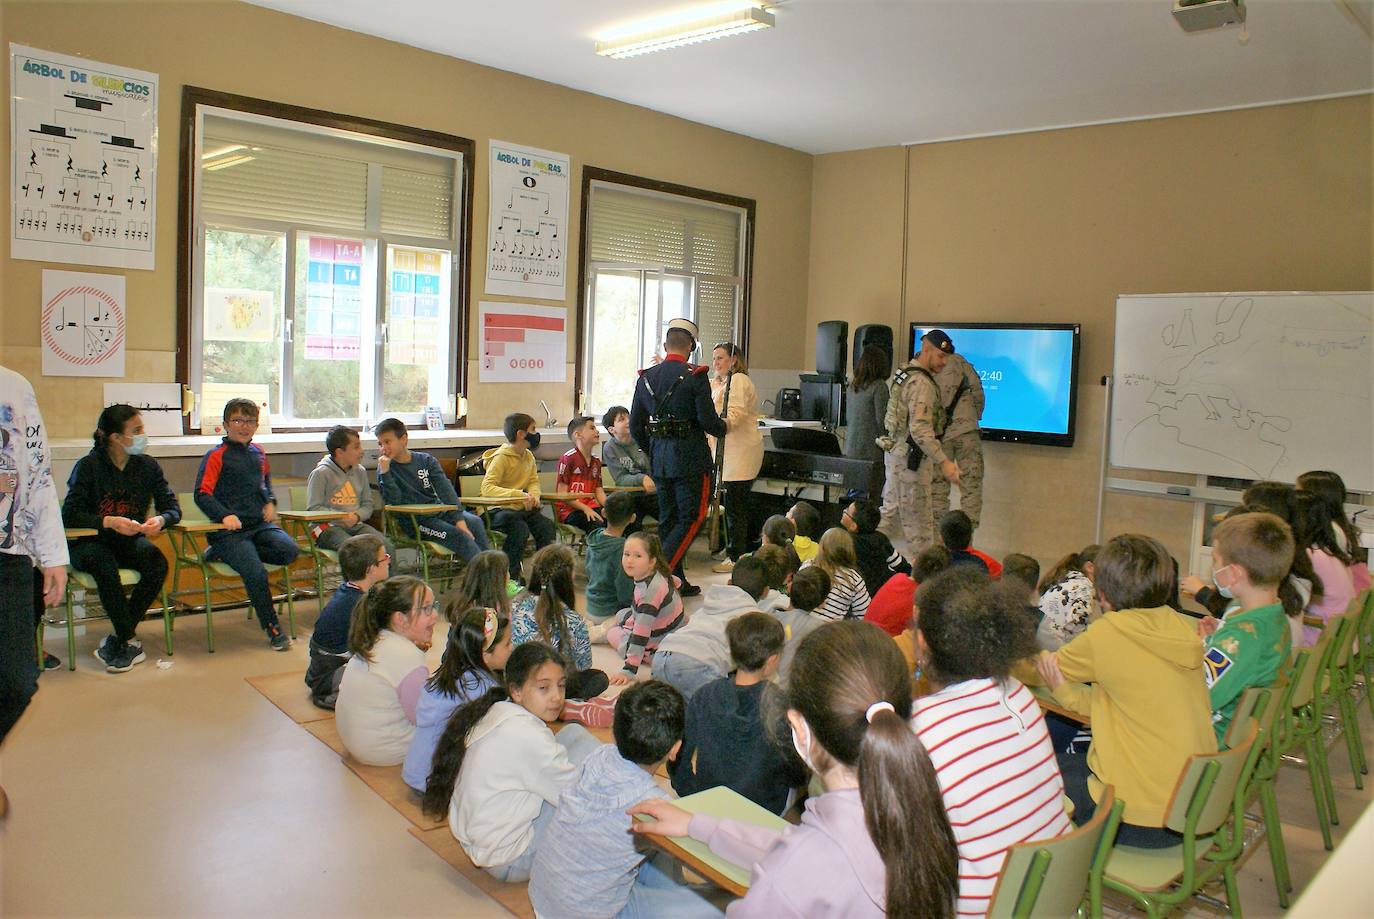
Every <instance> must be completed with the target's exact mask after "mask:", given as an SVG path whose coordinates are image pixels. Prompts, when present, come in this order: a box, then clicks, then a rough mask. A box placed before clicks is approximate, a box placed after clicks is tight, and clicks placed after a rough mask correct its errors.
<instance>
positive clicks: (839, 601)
mask: <svg viewBox="0 0 1374 919" xmlns="http://www.w3.org/2000/svg"><path fill="white" fill-rule="evenodd" d="M857 564H858V561H857V559H856V558H855V557H854V539H853V537H851V536H850V535H849V531H847V530H845V529H843V528H841V527H831V528H830V529H828V530H826V531H825V535H824V536H822V537H821V542H820V550H819V551H817V552H816V557H815V558H814V559H812V560H811V561H809V562H807V563H806V565H803V566H802V567H803V568H805V567H806V566H807V565H815V566H816V567H817V568H819V569H821V570H822V571H824V572H825V573H826V574H828V575H830V593H829V595H828V596H827V597H826V598H825V602H824V603H822V604H821V605H820V606H818V607H817V608H816V609H815V613H816V615H817V616H820V617H822V618H824V619H832V620H833V619H862V618H863V617H864V613H866V612H868V604H869V601H870V599H871V598H870V597H869V596H868V586H867V585H866V584H864V578H863V575H861V574H859V572H858V569H857V568H856V567H855V566H856V565H857Z"/></svg>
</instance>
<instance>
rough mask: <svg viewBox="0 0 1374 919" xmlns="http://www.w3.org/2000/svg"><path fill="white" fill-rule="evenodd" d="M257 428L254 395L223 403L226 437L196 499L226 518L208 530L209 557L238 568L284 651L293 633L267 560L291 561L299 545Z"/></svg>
mask: <svg viewBox="0 0 1374 919" xmlns="http://www.w3.org/2000/svg"><path fill="white" fill-rule="evenodd" d="M257 429H258V406H257V404H256V403H254V402H253V401H252V400H251V399H230V400H229V401H228V402H226V403H225V404H224V431H225V436H224V440H223V442H221V443H220V445H219V446H217V447H215V448H214V449H212V450H211V451H210V452H209V453H207V454H205V458H204V459H202V460H201V461H200V470H199V471H198V472H197V473H196V492H195V499H196V506H197V507H199V508H200V509H201V510H202V511H204V512H205V516H207V517H209V518H210V519H211V520H213V521H215V522H216V523H222V524H224V529H223V530H221V531H218V532H214V533H209V534H207V535H206V541H207V542H208V543H209V546H210V547H209V551H207V552H206V557H207V558H209V559H211V560H214V561H221V562H224V563H225V564H227V565H228V566H229V567H230V568H233V569H234V570H235V571H236V572H238V574H239V577H241V578H243V586H244V588H245V589H246V590H247V591H248V600H249V602H251V603H252V604H253V609H254V611H256V612H257V614H258V622H260V623H261V624H262V628H263V631H265V632H266V633H267V638H268V640H269V641H270V642H271V643H272V648H273V650H276V651H285V650H286V649H287V648H289V647H291V639H290V638H288V637H287V635H286V633H285V632H283V631H282V627H281V624H280V623H279V622H278V621H277V611H276V609H275V608H274V607H273V605H272V590H271V588H270V586H269V585H268V581H267V569H266V568H265V567H264V565H289V564H291V563H292V562H294V561H295V560H296V556H298V555H300V547H299V546H297V545H296V541H295V540H294V539H292V538H291V537H290V536H288V535H287V534H286V532H285V531H284V530H282V528H281V527H279V526H277V525H276V522H275V521H276V519H277V499H276V497H275V496H274V495H273V494H272V471H271V468H270V467H269V465H268V463H267V454H265V453H263V451H262V448H261V447H259V446H258V445H257V444H255V443H253V432H254V431H256V430H257ZM207 615H209V614H208V612H207Z"/></svg>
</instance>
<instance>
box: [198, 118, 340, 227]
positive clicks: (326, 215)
mask: <svg viewBox="0 0 1374 919" xmlns="http://www.w3.org/2000/svg"><path fill="white" fill-rule="evenodd" d="M245 140H246V138H245V139H239V138H235V137H232V136H223V135H211V134H209V133H208V132H207V134H206V136H205V143H204V149H205V150H207V151H214V150H216V149H223V148H228V147H233V146H236V145H238V144H244V143H245ZM234 157H241V159H240V160H239V161H238V162H234V161H233V158H234ZM218 163H226V165H224V166H223V167H221V168H215V166H216V164H218ZM201 167H202V172H201V206H202V209H203V210H204V212H205V213H207V214H214V215H215V216H217V217H250V218H257V219H263V220H280V221H284V222H290V223H302V224H308V225H312V226H319V227H329V228H338V229H345V230H354V231H362V230H363V229H365V227H366V221H367V163H366V162H364V161H360V160H351V159H345V158H341V157H336V156H328V155H324V154H321V153H319V152H314V151H312V152H303V151H299V150H291V149H287V148H283V147H274V146H267V145H264V144H261V143H257V142H253V143H251V144H247V145H246V149H243V150H238V151H233V152H230V153H226V154H223V155H220V156H214V157H211V158H209V159H203V160H202V162H201Z"/></svg>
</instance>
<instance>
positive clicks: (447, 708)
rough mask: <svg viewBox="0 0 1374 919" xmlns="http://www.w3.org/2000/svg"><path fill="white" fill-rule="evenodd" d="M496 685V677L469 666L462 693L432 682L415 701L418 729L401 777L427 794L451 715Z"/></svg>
mask: <svg viewBox="0 0 1374 919" xmlns="http://www.w3.org/2000/svg"><path fill="white" fill-rule="evenodd" d="M495 685H496V680H495V679H494V678H493V677H492V676H491V674H488V673H479V672H477V671H475V670H469V671H468V672H467V673H464V674H463V675H462V676H461V677H459V678H458V690H459V692H458V695H456V696H450V695H447V694H445V693H442V692H439V690H437V689H432V688H430V685H429V684H428V683H426V684H425V688H424V690H423V691H421V693H420V700H419V701H418V702H416V703H415V733H414V735H413V736H411V738H410V748H409V749H407V750H406V758H405V762H404V763H403V764H402V765H401V778H402V779H403V780H405V783H406V784H407V785H409V786H410V787H411V788H413V789H415V790H416V791H418V792H420V793H421V794H424V791H425V783H427V782H428V781H429V770H430V767H431V766H432V765H433V763H434V748H435V747H437V746H439V736H440V735H441V734H443V733H444V728H446V727H448V720H449V718H451V717H453V713H454V712H456V711H457V710H458V708H459V707H460V706H463V705H466V704H467V703H469V702H471V701H473V700H474V699H477V698H480V697H481V696H483V695H486V692H487V690H488V689H491V688H492V687H493V686H495Z"/></svg>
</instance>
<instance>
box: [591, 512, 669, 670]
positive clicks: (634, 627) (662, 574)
mask: <svg viewBox="0 0 1374 919" xmlns="http://www.w3.org/2000/svg"><path fill="white" fill-rule="evenodd" d="M620 564H621V566H622V567H623V568H624V569H625V573H626V574H628V575H629V576H630V578H631V579H632V580H633V581H634V582H635V595H634V605H633V606H631V607H630V608H629V609H627V610H623V611H622V612H621V613H620V617H621V618H620V621H619V622H617V623H616V625H615V626H613V627H612V628H610V629H609V630H608V631H607V632H606V643H607V644H609V645H610V646H611V647H612V648H615V649H617V650H618V651H620V653H621V654H623V655H624V656H625V667H624V673H625V675H626V676H627V677H630V678H634V677H635V676H637V675H638V674H639V668H640V666H641V665H643V664H648V663H649V662H650V661H651V660H652V658H653V654H654V651H655V650H656V649H657V648H658V643H659V642H660V641H662V640H663V636H664V635H667V634H668V633H669V632H671V631H672V630H673V629H675V628H677V627H678V626H680V625H682V624H683V623H684V622H686V621H687V616H686V614H685V613H684V612H683V609H682V597H681V596H679V595H678V592H677V587H676V586H675V585H674V584H673V580H674V579H673V571H672V568H670V567H669V565H668V559H667V558H666V557H664V555H663V549H662V547H661V546H660V545H659V542H658V537H657V536H655V535H654V534H652V533H645V532H643V531H640V532H638V533H632V534H631V535H629V536H627V537H625V550H624V552H623V553H622V555H621V557H620Z"/></svg>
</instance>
